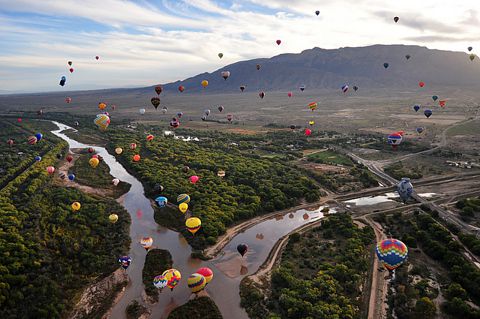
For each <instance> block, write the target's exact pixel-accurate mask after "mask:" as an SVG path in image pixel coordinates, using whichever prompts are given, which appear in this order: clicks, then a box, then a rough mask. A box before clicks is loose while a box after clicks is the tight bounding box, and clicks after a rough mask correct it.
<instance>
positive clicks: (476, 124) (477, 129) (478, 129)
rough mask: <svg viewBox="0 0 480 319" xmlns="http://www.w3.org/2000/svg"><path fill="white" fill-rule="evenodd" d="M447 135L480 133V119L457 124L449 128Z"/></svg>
mask: <svg viewBox="0 0 480 319" xmlns="http://www.w3.org/2000/svg"><path fill="white" fill-rule="evenodd" d="M447 135H448V136H456V135H480V121H479V120H477V121H472V122H468V123H465V124H462V125H458V126H455V127H453V128H451V129H449V130H448V132H447Z"/></svg>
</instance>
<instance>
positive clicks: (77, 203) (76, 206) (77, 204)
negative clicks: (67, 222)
mask: <svg viewBox="0 0 480 319" xmlns="http://www.w3.org/2000/svg"><path fill="white" fill-rule="evenodd" d="M81 207H82V205H80V203H79V202H73V203H72V210H73V211H77V210H79V209H80V208H81Z"/></svg>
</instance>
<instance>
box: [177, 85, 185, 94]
mask: <svg viewBox="0 0 480 319" xmlns="http://www.w3.org/2000/svg"><path fill="white" fill-rule="evenodd" d="M178 90H179V91H180V93H182V92H183V91H185V87H184V86H183V85H180V86H179V87H178Z"/></svg>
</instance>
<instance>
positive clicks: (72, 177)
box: [68, 173, 75, 182]
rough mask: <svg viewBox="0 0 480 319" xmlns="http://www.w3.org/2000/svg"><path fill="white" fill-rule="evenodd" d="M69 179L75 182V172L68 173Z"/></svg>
mask: <svg viewBox="0 0 480 319" xmlns="http://www.w3.org/2000/svg"><path fill="white" fill-rule="evenodd" d="M68 179H69V180H70V181H72V182H73V181H74V180H75V174H73V173H70V174H68Z"/></svg>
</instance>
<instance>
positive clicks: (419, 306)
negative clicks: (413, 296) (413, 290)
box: [415, 297, 437, 319]
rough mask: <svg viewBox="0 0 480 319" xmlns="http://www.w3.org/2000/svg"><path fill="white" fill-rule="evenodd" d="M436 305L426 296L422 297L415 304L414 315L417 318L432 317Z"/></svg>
mask: <svg viewBox="0 0 480 319" xmlns="http://www.w3.org/2000/svg"><path fill="white" fill-rule="evenodd" d="M436 313H437V307H435V304H434V303H433V302H432V301H431V300H430V298H428V297H422V298H420V299H418V300H417V303H416V304H415V317H416V318H418V319H429V318H434V317H435V314H436Z"/></svg>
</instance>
